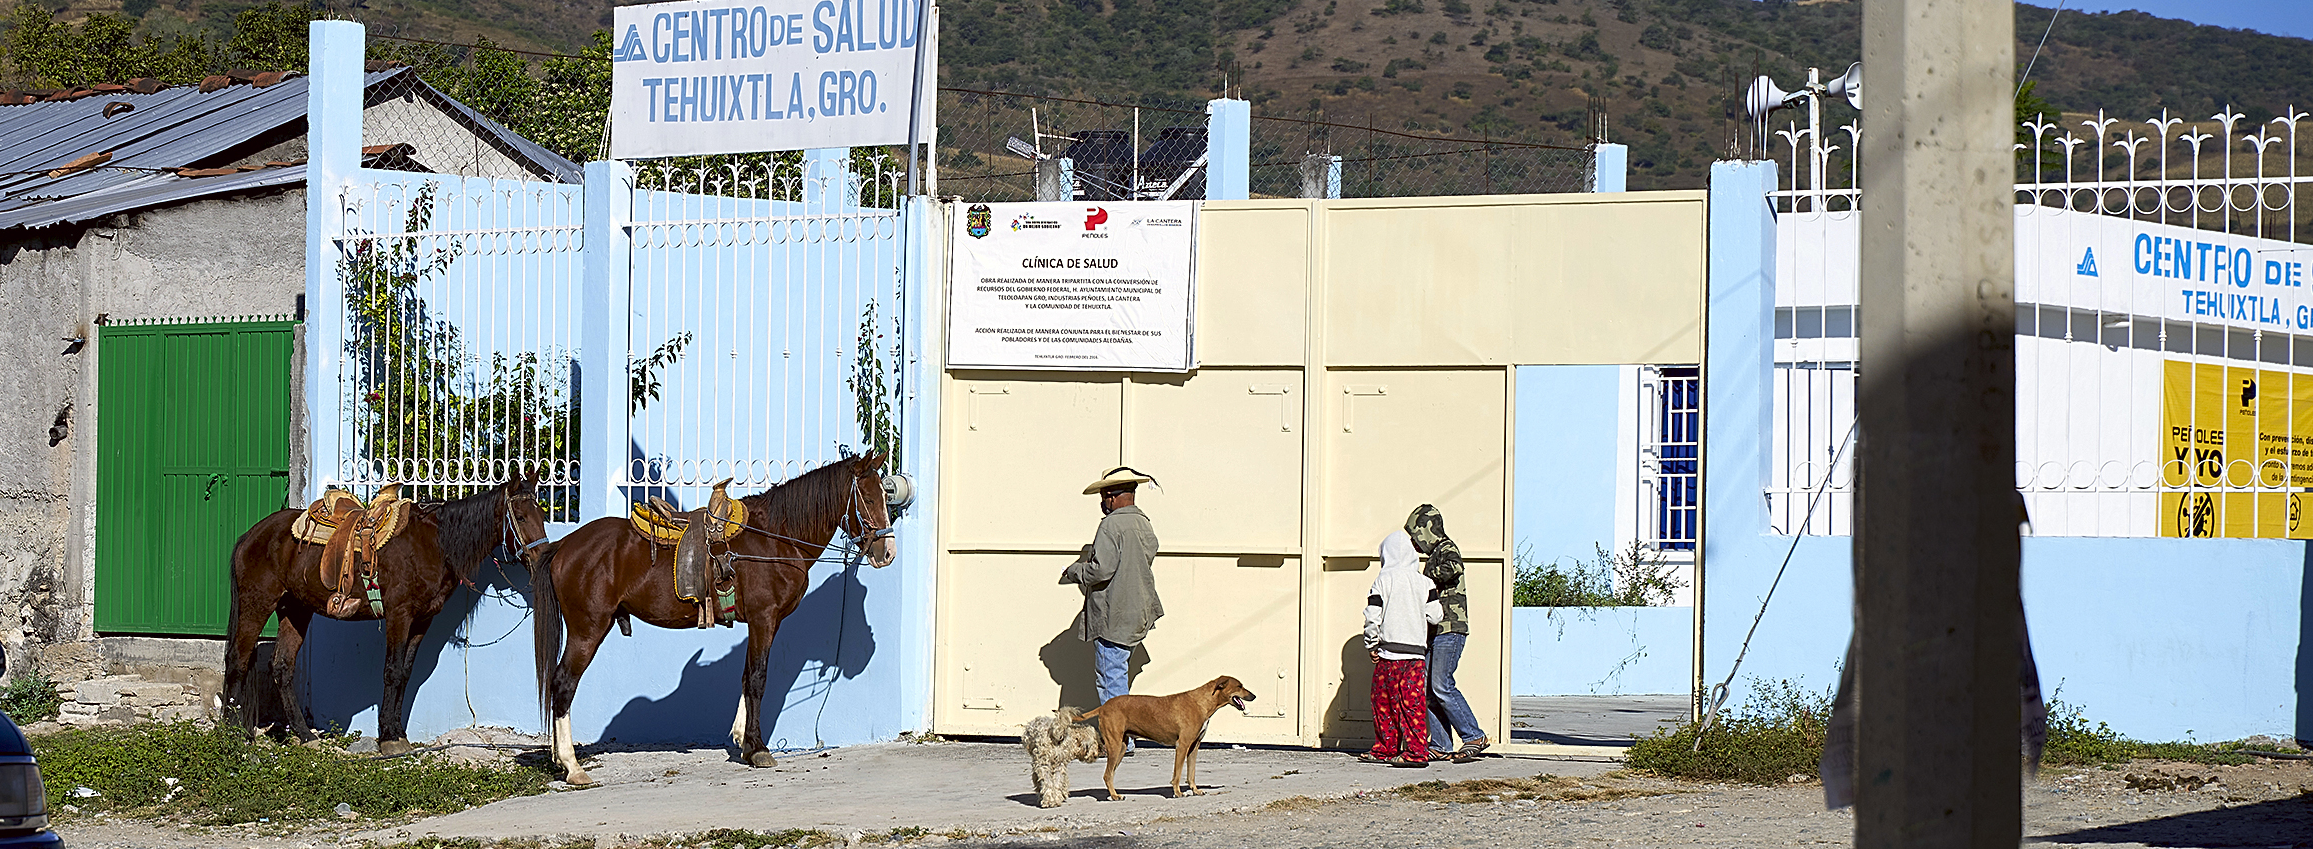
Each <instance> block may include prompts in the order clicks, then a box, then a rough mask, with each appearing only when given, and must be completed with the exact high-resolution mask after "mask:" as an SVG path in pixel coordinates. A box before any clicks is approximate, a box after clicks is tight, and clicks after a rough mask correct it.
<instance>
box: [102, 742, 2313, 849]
mask: <svg viewBox="0 0 2313 849" xmlns="http://www.w3.org/2000/svg"><path fill="white" fill-rule="evenodd" d="M596 762H597V764H598V766H597V767H596V768H595V774H596V775H597V776H598V777H600V778H602V779H603V780H604V785H603V786H601V787H598V788H595V789H587V790H570V791H562V792H556V793H549V794H545V795H541V796H532V797H526V798H521V799H510V800H507V801H504V802H499V803H497V804H494V805H489V806H486V807H483V808H477V809H474V810H470V811H465V812H461V813H457V814H452V815H449V816H443V817H434V818H430V819H423V820H418V821H414V822H407V823H401V822H396V823H375V822H370V823H354V822H347V823H327V824H322V825H317V826H304V827H297V828H288V827H281V826H276V825H273V824H262V825H257V826H250V827H240V828H228V829H190V830H188V829H184V828H181V827H172V826H166V825H159V824H153V823H136V822H128V823H121V822H112V821H108V820H104V819H97V818H87V817H72V816H69V815H68V816H64V817H62V818H60V820H59V824H58V830H59V831H60V832H62V833H63V834H64V835H65V837H66V840H67V842H68V843H69V844H70V845H73V846H76V847H165V849H178V847H195V846H200V847H210V846H251V847H261V849H308V847H327V846H332V845H345V844H351V843H365V844H370V845H381V844H384V845H390V844H394V843H401V842H408V841H412V840H416V839H421V838H424V837H428V836H433V837H436V838H438V839H450V840H458V841H460V842H459V843H458V844H457V845H464V846H483V847H491V846H502V847H509V849H511V847H517V846H532V847H534V846H540V845H556V846H560V845H583V846H594V847H617V846H651V847H670V846H683V845H689V844H687V843H686V842H685V840H684V838H682V837H681V835H686V834H697V833H700V832H705V831H708V830H711V829H716V828H743V829H750V830H754V831H759V832H779V831H784V830H787V829H808V830H813V831H818V832H822V833H825V834H827V835H830V836H832V837H834V838H835V839H837V840H843V841H848V842H868V843H881V844H885V845H893V844H898V845H933V844H938V845H942V846H953V847H1011V846H1037V847H1067V849H1078V847H1082V849H1108V847H1117V849H1124V847H1135V848H1136V849H1137V847H1148V849H1158V848H1159V847H1204V846H1214V847H1222V846H1226V847H1232V849H1233V848H1234V847H1239V846H1243V845H1246V844H1247V840H1248V836H1258V839H1257V840H1254V841H1253V842H1254V843H1256V844H1258V845H1263V846H1278V847H1286V849H1295V847H1327V846H1358V847H1375V846H1403V847H1423V849H1451V847H1459V846H1470V847H1478V846H1488V847H1493V846H1507V847H1556V846H1584V847H1592V846H1612V845H1629V846H1673V845H1677V846H1726V847H1754V846H1755V847H1769V846H1778V847H1780V846H1805V845H1844V844H1846V843H1848V842H1849V838H1850V834H1851V832H1852V829H1853V818H1852V816H1850V815H1849V814H1847V813H1845V812H1835V813H1827V812H1825V811H1823V810H1822V802H1821V800H1822V790H1821V788H1820V787H1817V786H1814V785H1812V784H1800V785H1788V786H1780V787H1737V786H1724V785H1702V784H1690V783H1683V782H1674V781H1667V780H1662V779H1652V778H1643V777H1635V776H1629V775H1627V774H1623V773H1616V772H1615V771H1614V770H1615V765H1614V764H1610V763H1584V762H1569V761H1553V760H1542V759H1529V758H1488V759H1485V760H1482V761H1480V762H1479V763H1476V764H1469V765H1458V766H1457V765H1439V766H1435V767H1432V768H1430V769H1427V770H1419V771H1415V770H1393V769H1389V768H1385V767H1374V766H1367V765H1360V764H1356V763H1355V762H1353V761H1352V760H1351V759H1350V758H1349V757H1348V756H1347V755H1344V754H1341V753H1334V752H1308V751H1301V750H1264V749H1212V750H1207V751H1205V752H1204V753H1203V755H1202V764H1203V767H1202V769H1201V770H1200V775H1201V777H1202V778H1203V779H1204V782H1203V783H1204V785H1205V786H1206V787H1207V788H1208V789H1209V790H1210V791H1211V792H1210V794H1209V795H1206V796H1200V797H1191V798H1188V799H1180V800H1175V799H1169V798H1166V797H1165V792H1166V791H1165V790H1164V785H1165V784H1166V783H1167V781H1168V780H1169V775H1170V772H1171V758H1170V757H1169V753H1167V752H1165V751H1164V750H1161V749H1144V750H1143V752H1142V754H1141V755H1139V756H1138V757H1135V758H1133V759H1131V760H1130V761H1127V762H1126V763H1125V765H1124V766H1123V768H1122V769H1120V771H1119V774H1118V778H1119V780H1118V786H1119V788H1120V789H1122V790H1124V791H1125V792H1126V794H1127V796H1128V798H1127V799H1126V800H1125V801H1122V802H1100V801H1095V800H1094V799H1093V798H1092V796H1093V795H1094V793H1095V790H1096V788H1098V787H1099V786H1100V769H1099V766H1098V765H1096V764H1077V765H1075V769H1074V770H1073V771H1072V772H1071V773H1070V778H1071V779H1072V781H1071V784H1072V786H1073V787H1075V788H1077V791H1076V794H1075V796H1074V797H1073V798H1072V799H1071V800H1070V802H1069V803H1068V804H1067V805H1065V806H1063V807H1060V808H1056V809H1049V810H1047V809H1040V808H1037V807H1035V801H1034V797H1033V796H1032V795H1031V794H1030V793H1029V791H1028V782H1027V775H1026V770H1025V766H1024V761H1023V759H1022V757H1021V756H1020V754H1019V752H1018V749H1017V747H1015V746H1012V745H1006V744H995V743H941V744H933V745H910V744H879V745H873V746H855V747H850V748H846V749H842V750H836V751H832V752H829V753H827V757H824V758H822V757H805V758H797V759H791V760H789V761H788V762H787V763H785V764H783V765H782V766H781V767H779V768H778V769H776V770H750V769H748V768H745V767H741V766H738V765H736V764H732V763H729V762H728V760H727V757H726V756H725V755H724V753H723V752H721V751H712V750H701V751H695V752H667V751H649V752H613V753H606V754H603V755H600V756H599V757H597V758H596ZM1538 774H1549V775H1553V776H1557V777H1555V778H1551V779H1548V780H1542V781H1536V780H1532V778H1533V776H1536V775H1538ZM1480 778H1485V779H1495V781H1493V782H1491V783H1487V784H1480V785H1470V784H1460V783H1456V784H1453V785H1451V786H1446V787H1442V788H1439V787H1432V788H1430V789H1428V790H1422V791H1417V792H1415V793H1413V794H1412V797H1411V798H1409V797H1408V796H1407V795H1406V794H1404V793H1400V792H1398V791H1396V790H1394V789H1393V788H1397V787H1400V786H1403V785H1406V784H1408V783H1412V782H1419V781H1441V782H1464V781H1468V780H1470V779H1480ZM2025 812H2026V834H2027V835H2029V838H2030V840H2029V842H2032V843H2034V844H2035V845H2053V846H2097V847H2121V849H2125V847H2154V846H2157V847H2198V846H2210V847H2216V846H2225V847H2243V846H2253V847H2283V846H2286V847H2299V848H2301V849H2313V763H2308V762H2304V761H2288V762H2279V763H2267V764H2260V765H2250V766H2240V767H2209V766H2194V765H2183V764H2170V763H2152V762H2139V763H2136V764H2133V765H2129V766H2125V767H2120V768H2115V769H2084V770H2051V771H2049V772H2047V773H2044V774H2043V775H2042V777H2041V779H2040V780H2038V781H2036V782H2032V783H2030V784H2029V785H2028V786H2027V788H2026V791H2025ZM465 841H471V842H465ZM692 842H693V843H695V841H692Z"/></svg>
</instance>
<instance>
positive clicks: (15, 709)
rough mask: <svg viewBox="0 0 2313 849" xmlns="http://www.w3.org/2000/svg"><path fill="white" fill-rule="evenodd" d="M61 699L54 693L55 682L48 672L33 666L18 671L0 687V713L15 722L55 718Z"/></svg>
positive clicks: (62, 704) (61, 703)
mask: <svg viewBox="0 0 2313 849" xmlns="http://www.w3.org/2000/svg"><path fill="white" fill-rule="evenodd" d="M63 706H64V699H63V697H61V696H58V695H57V694H56V682H55V681H54V680H52V679H50V678H49V677H48V673H46V672H41V671H39V670H37V669H35V670H32V671H30V672H24V673H20V674H18V675H17V676H16V680H14V681H10V682H8V686H5V687H0V713H5V714H7V715H8V718H9V719H13V720H15V721H16V722H17V724H19V725H24V724H30V723H34V722H39V721H41V720H44V719H55V718H56V712H57V710H58V709H60V708H62V707H63Z"/></svg>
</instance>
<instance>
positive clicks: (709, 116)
mask: <svg viewBox="0 0 2313 849" xmlns="http://www.w3.org/2000/svg"><path fill="white" fill-rule="evenodd" d="M928 5H929V4H928V3H924V2H921V0H764V2H760V3H750V2H747V0H719V1H718V0H683V2H675V3H652V4H648V5H642V6H622V7H620V8H618V9H617V11H616V13H615V18H614V20H615V23H614V25H613V26H614V29H613V32H615V33H616V34H617V35H616V36H615V45H616V47H615V49H614V50H613V51H612V53H611V59H612V65H611V96H610V126H611V132H610V155H611V156H612V157H613V158H616V159H642V158H648V157H657V156H693V155H699V154H708V153H752V152H757V151H772V150H803V149H806V148H823V147H869V146H876V145H893V144H906V143H907V141H908V129H909V121H910V115H909V104H910V103H911V102H912V100H911V98H913V97H914V93H915V91H916V78H915V71H916V68H917V67H918V66H917V62H916V48H917V41H918V36H919V34H920V33H922V32H923V31H924V29H925V28H924V27H923V26H922V17H923V9H924V8H925V7H926V6H928ZM924 48H925V50H926V51H927V55H926V56H925V59H926V61H927V63H928V62H930V61H936V59H935V56H934V55H933V54H930V53H928V51H929V50H930V49H931V45H930V44H928V43H927V44H925V45H924ZM925 72H926V73H927V74H928V73H930V70H929V68H928V66H927V69H926V71H925ZM925 88H926V89H927V90H928V89H929V88H930V86H925ZM931 123H932V112H931V108H930V104H929V102H926V103H924V104H923V105H922V107H921V108H920V115H919V116H917V122H916V127H917V129H916V138H918V139H925V138H930V136H931V132H930V129H929V128H930V126H931Z"/></svg>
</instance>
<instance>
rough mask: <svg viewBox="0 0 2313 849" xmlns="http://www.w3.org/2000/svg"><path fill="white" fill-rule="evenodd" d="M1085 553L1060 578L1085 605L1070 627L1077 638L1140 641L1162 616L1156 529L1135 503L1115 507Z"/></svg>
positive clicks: (1134, 643)
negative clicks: (1077, 589) (1073, 586)
mask: <svg viewBox="0 0 2313 849" xmlns="http://www.w3.org/2000/svg"><path fill="white" fill-rule="evenodd" d="M1088 548H1089V549H1090V551H1089V552H1087V554H1086V556H1085V557H1083V558H1080V559H1078V560H1077V561H1076V562H1074V563H1071V564H1068V569H1067V571H1066V572H1063V573H1062V574H1061V577H1060V582H1061V583H1064V584H1076V585H1077V586H1078V587H1080V588H1082V589H1083V590H1084V609H1083V610H1081V611H1078V612H1077V614H1076V622H1075V624H1073V625H1071V626H1070V630H1071V631H1072V632H1074V633H1075V634H1076V638H1077V639H1080V640H1085V641H1088V642H1089V641H1091V640H1093V639H1095V638H1097V639H1102V640H1107V641H1109V642H1111V643H1115V644H1117V645H1120V646H1131V645H1139V644H1140V641H1141V640H1143V639H1145V638H1147V637H1148V632H1149V629H1150V628H1152V627H1155V625H1156V621H1157V619H1158V618H1160V617H1162V616H1164V615H1165V605H1164V602H1162V601H1160V600H1158V599H1157V591H1156V572H1155V570H1153V569H1151V568H1150V565H1151V564H1152V563H1153V562H1154V561H1155V560H1156V553H1157V537H1156V529H1155V528H1154V527H1152V526H1150V524H1149V521H1148V514H1146V513H1142V512H1140V508H1138V507H1119V508H1116V510H1115V511H1114V512H1111V513H1109V514H1108V515H1107V516H1105V517H1102V518H1101V520H1100V530H1099V531H1097V532H1095V533H1094V534H1093V537H1092V545H1090V546H1088Z"/></svg>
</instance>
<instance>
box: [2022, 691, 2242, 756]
mask: <svg viewBox="0 0 2313 849" xmlns="http://www.w3.org/2000/svg"><path fill="white" fill-rule="evenodd" d="M2238 748H2240V746H2239V745H2238V744H2220V745H2210V744H2205V743H2194V742H2191V741H2183V742H2168V743H2146V742H2143V741H2140V740H2132V739H2129V738H2127V737H2124V736H2121V734H2120V732H2118V731H2114V730H2112V726H2111V725H2109V724H2106V723H2102V722H2099V723H2096V724H2095V726H2094V727H2090V726H2089V722H2088V718H2087V717H2086V716H2083V715H2082V713H2081V710H2080V706H2079V705H2076V704H2072V703H2070V702H2066V701H2064V699H2063V697H2061V696H2058V697H2054V698H2050V699H2049V700H2048V745H2047V747H2046V748H2044V749H2042V750H2041V754H2040V762H2041V763H2042V764H2045V765H2048V766H2099V765H2103V764H2117V763H2126V762H2128V761H2131V760H2135V759H2138V758H2146V759H2153V760H2168V761H2192V762H2194V763H2212V764H2245V763H2253V762H2255V761H2256V758H2253V757H2250V756H2248V755H2244V754H2240V753H2239V752H2237V751H2232V750H2233V749H2238Z"/></svg>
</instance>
